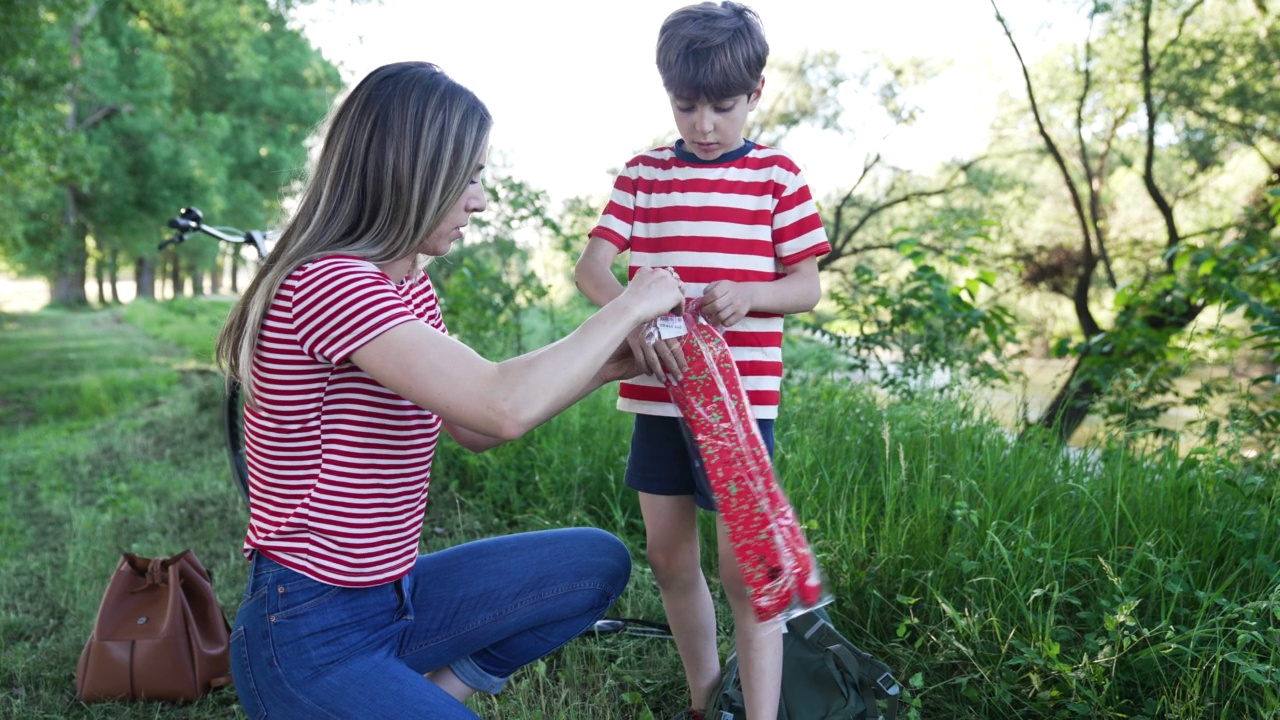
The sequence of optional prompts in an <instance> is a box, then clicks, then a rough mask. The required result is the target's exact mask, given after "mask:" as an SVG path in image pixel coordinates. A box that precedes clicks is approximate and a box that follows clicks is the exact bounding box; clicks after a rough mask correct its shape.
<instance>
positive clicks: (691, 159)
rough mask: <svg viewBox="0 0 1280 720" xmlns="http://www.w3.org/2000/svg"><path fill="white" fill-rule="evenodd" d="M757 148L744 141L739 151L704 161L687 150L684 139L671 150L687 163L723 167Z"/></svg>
mask: <svg viewBox="0 0 1280 720" xmlns="http://www.w3.org/2000/svg"><path fill="white" fill-rule="evenodd" d="M755 147H756V144H755V143H754V142H752V141H750V140H746V139H744V140H743V141H742V147H739V148H738V149H737V150H730V151H729V152H727V153H725V154H723V155H721V156H719V157H717V158H716V159H714V160H703V159H702V158H700V157H698V156H697V155H694V154H693V153H691V152H689V151H688V150H686V149H685V146H684V139H683V138H682V139H680V140H677V141H676V144H675V145H673V146H672V147H671V149H672V150H673V151H674V152H675V154H676V157H677V158H680V159H681V160H683V161H685V162H687V163H693V164H695V165H722V164H724V163H727V162H733V161H734V160H737V159H738V158H741V157H745V156H746V155H747V153H749V152H751V151H752V150H754V149H755Z"/></svg>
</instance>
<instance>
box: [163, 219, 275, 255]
mask: <svg viewBox="0 0 1280 720" xmlns="http://www.w3.org/2000/svg"><path fill="white" fill-rule="evenodd" d="M203 221H204V213H202V212H200V210H199V208H194V207H184V208H182V210H181V211H179V214H178V216H177V217H174V218H169V221H168V222H167V223H166V225H168V226H169V227H171V228H173V229H174V230H177V231H178V232H177V233H175V234H174V235H173V237H170V238H169V239H168V240H165V241H164V242H162V243H160V244H159V245H158V246H157V248H156V249H157V250H163V249H165V248H166V247H169V246H170V245H177V244H180V243H182V242H184V241H185V240H186V239H187V233H193V232H202V233H205V234H206V235H212V236H213V237H215V238H217V239H219V240H221V241H223V242H229V243H239V244H241V245H252V246H253V248H254V249H255V250H257V251H258V258H259V259H262V258H265V257H266V256H267V245H266V240H267V235H266V233H264V232H262V231H261V230H250V231H248V232H243V231H241V230H236V229H235V228H230V229H231V230H234V231H235V232H236V233H239V235H235V234H231V233H229V232H227V231H226V230H224V229H222V228H216V227H212V226H210V225H205V224H204V222H203Z"/></svg>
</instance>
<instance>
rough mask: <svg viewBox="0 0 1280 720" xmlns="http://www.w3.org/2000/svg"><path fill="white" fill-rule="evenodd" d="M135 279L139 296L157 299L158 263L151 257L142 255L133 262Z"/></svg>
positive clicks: (146, 298) (145, 298)
mask: <svg viewBox="0 0 1280 720" xmlns="http://www.w3.org/2000/svg"><path fill="white" fill-rule="evenodd" d="M133 281H134V282H135V283H137V285H138V294H137V297H138V298H142V299H144V300H155V299H156V264H155V263H154V262H152V261H151V258H146V257H140V258H138V260H137V261H136V262H135V263H134V264H133Z"/></svg>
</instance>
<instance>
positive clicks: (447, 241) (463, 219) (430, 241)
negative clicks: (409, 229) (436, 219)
mask: <svg viewBox="0 0 1280 720" xmlns="http://www.w3.org/2000/svg"><path fill="white" fill-rule="evenodd" d="M488 155H489V146H488V144H486V145H485V146H484V150H483V151H482V152H481V153H480V157H482V158H484V157H488ZM482 172H484V163H483V162H480V163H477V165H476V167H475V169H474V171H473V172H472V174H471V182H470V184H468V185H467V189H466V190H464V191H463V193H462V197H460V198H458V202H456V203H454V205H453V207H452V208H449V213H448V214H447V215H445V217H444V220H443V221H441V223H440V224H439V225H438V226H437V227H436V229H435V230H432V231H431V234H430V235H428V236H427V239H426V240H423V241H422V245H421V246H420V247H419V248H418V252H420V253H422V254H423V255H432V256H435V257H441V256H443V255H447V254H448V253H449V249H450V248H452V247H453V243H454V242H456V241H458V240H461V239H462V230H463V229H464V228H465V227H466V226H467V223H468V222H469V221H470V220H471V214H472V213H478V212H483V211H484V208H485V197H484V185H483V184H482V183H481V182H480V175H481V173H482Z"/></svg>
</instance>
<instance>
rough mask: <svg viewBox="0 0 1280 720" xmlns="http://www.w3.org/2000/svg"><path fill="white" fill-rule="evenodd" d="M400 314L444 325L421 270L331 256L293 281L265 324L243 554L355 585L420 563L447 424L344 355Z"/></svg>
mask: <svg viewBox="0 0 1280 720" xmlns="http://www.w3.org/2000/svg"><path fill="white" fill-rule="evenodd" d="M405 322H424V323H426V324H427V325H429V326H430V327H432V328H435V329H436V330H438V331H440V332H445V326H444V320H443V318H441V316H440V309H439V306H438V304H437V301H436V293H435V289H434V288H433V287H432V285H431V280H430V279H429V278H428V277H427V274H426V273H425V272H419V273H416V274H415V275H413V276H411V278H410V279H409V280H408V281H407V282H405V283H403V284H401V285H396V284H395V283H393V282H392V281H391V279H390V278H389V277H388V276H387V275H386V274H385V273H383V272H382V271H381V270H379V269H378V268H377V267H375V266H374V265H373V264H372V263H369V262H367V261H365V260H361V259H358V258H353V257H346V256H329V257H324V258H320V259H318V260H315V261H313V262H310V263H307V264H306V265H303V266H301V267H299V268H297V269H296V270H294V271H293V272H292V273H290V274H289V276H288V278H286V279H285V281H284V284H283V285H281V287H280V290H279V292H277V293H276V296H275V298H274V299H273V300H272V303H271V307H270V309H269V310H268V312H267V315H266V318H265V321H264V322H263V325H262V329H261V333H260V335H259V338H258V349H257V353H256V354H255V356H254V359H253V367H252V373H253V383H254V386H253V389H254V405H253V407H251V408H246V409H245V447H246V450H247V454H248V461H249V508H250V521H249V530H248V534H247V536H246V538H245V543H244V553H245V555H246V556H249V555H251V553H252V552H253V551H254V550H258V551H261V552H263V553H265V554H266V555H267V556H269V557H271V558H272V559H273V560H275V561H277V562H279V563H280V564H281V565H284V566H286V567H289V568H291V569H293V570H296V571H298V572H300V573H303V574H305V575H307V576H309V577H312V578H314V579H316V580H318V581H320V582H324V583H329V584H332V585H343V586H347V587H359V586H366V585H376V584H380V583H385V582H389V581H391V580H395V579H397V578H399V577H401V576H403V575H405V574H406V573H408V572H409V570H410V569H411V568H412V567H413V564H414V562H415V561H416V559H417V557H418V540H419V537H420V535H421V533H422V520H423V513H424V511H425V509H426V504H427V487H428V485H429V484H430V481H431V458H432V455H433V454H434V452H435V447H436V438H437V436H438V435H439V433H440V418H439V417H437V416H436V415H434V414H433V413H430V412H427V411H426V410H423V409H422V408H420V407H418V406H417V405H414V404H413V403H411V402H409V401H408V400H405V399H404V398H401V397H400V396H398V395H396V394H395V393H393V392H391V391H390V390H388V389H386V388H385V387H383V386H382V385H380V384H378V382H377V381H375V380H374V379H373V378H371V377H369V376H368V375H367V374H365V373H364V372H363V371H361V370H360V369H359V368H357V367H356V366H355V365H353V364H351V362H350V360H349V359H348V358H350V357H351V353H352V352H354V351H355V350H357V349H358V348H360V347H361V346H362V345H364V344H365V343H367V342H369V341H370V340H371V339H373V338H375V337H377V336H378V335H379V334H381V333H383V332H386V331H387V330H389V329H391V328H393V327H395V326H396V325H399V324H400V323H405Z"/></svg>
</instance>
